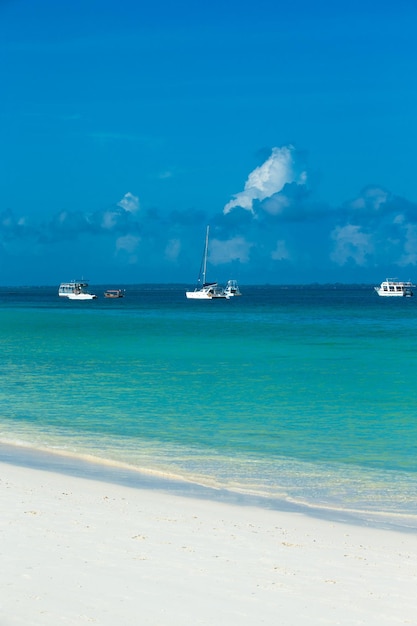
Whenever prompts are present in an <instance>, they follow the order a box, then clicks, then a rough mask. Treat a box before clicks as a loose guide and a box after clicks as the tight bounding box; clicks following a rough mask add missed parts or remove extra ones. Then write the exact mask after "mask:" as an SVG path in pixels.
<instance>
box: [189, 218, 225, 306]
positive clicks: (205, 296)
mask: <svg viewBox="0 0 417 626" xmlns="http://www.w3.org/2000/svg"><path fill="white" fill-rule="evenodd" d="M209 233H210V227H209V226H207V230H206V240H205V243H204V252H203V258H202V261H201V267H200V274H199V277H198V281H197V286H196V288H195V289H194V291H186V292H185V295H186V297H187V298H189V299H190V300H214V299H217V298H223V299H226V298H227V296H226V295H225V293H224V290H223V289H222V288H221V287H220V286H219V285H218V283H207V282H206V271H207V255H208V242H209Z"/></svg>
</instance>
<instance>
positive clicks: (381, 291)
mask: <svg viewBox="0 0 417 626" xmlns="http://www.w3.org/2000/svg"><path fill="white" fill-rule="evenodd" d="M413 287H415V285H413V283H411V282H410V281H397V280H395V279H394V278H387V280H384V281H383V282H382V283H381V284H380V286H379V287H374V289H375V291H376V292H377V294H378V295H379V296H402V297H406V298H410V297H411V296H412V295H413Z"/></svg>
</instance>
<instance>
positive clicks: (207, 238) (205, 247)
mask: <svg viewBox="0 0 417 626" xmlns="http://www.w3.org/2000/svg"><path fill="white" fill-rule="evenodd" d="M209 231H210V226H207V230H206V244H205V246H204V261H203V285H205V284H206V268H207V252H208V240H209Z"/></svg>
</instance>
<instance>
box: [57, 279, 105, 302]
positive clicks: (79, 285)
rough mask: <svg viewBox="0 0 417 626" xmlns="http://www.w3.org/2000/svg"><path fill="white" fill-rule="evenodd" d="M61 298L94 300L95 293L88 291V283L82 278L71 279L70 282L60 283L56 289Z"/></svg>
mask: <svg viewBox="0 0 417 626" xmlns="http://www.w3.org/2000/svg"><path fill="white" fill-rule="evenodd" d="M58 295H59V296H61V298H68V299H69V300H94V299H95V298H97V296H96V295H94V294H92V293H89V291H88V283H87V282H85V281H84V280H79V281H73V282H71V283H61V284H60V285H59V289H58Z"/></svg>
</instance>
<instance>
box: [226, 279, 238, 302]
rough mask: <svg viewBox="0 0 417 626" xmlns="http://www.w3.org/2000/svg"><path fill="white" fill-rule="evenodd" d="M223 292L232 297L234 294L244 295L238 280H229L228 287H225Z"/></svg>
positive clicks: (227, 296)
mask: <svg viewBox="0 0 417 626" xmlns="http://www.w3.org/2000/svg"><path fill="white" fill-rule="evenodd" d="M223 293H224V295H225V296H226V298H232V297H233V296H241V295H242V293H241V291H240V289H239V285H238V284H237V281H236V280H228V281H227V283H226V287H225V288H224V289H223Z"/></svg>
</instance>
